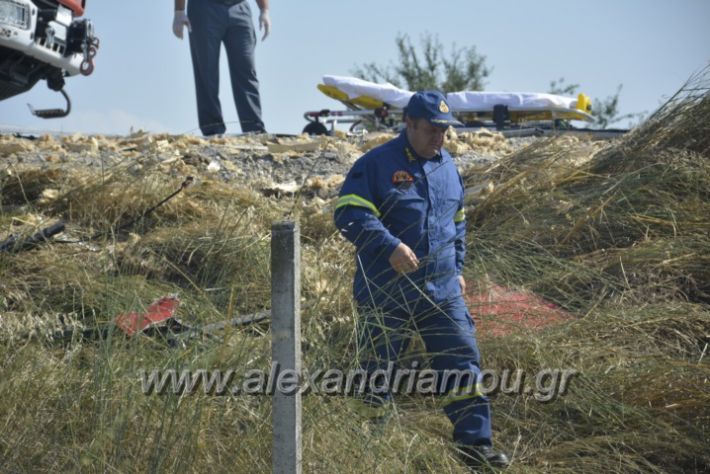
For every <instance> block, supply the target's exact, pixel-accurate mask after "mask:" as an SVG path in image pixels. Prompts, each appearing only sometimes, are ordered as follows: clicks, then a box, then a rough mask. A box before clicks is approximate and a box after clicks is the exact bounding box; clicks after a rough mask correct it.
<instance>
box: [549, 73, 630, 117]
mask: <svg viewBox="0 0 710 474" xmlns="http://www.w3.org/2000/svg"><path fill="white" fill-rule="evenodd" d="M622 87H623V85H622V84H619V85H618V86H617V88H616V93H614V95H610V96H608V97H607V98H606V99H594V100H593V101H592V117H593V118H594V122H592V127H593V128H600V129H604V128H607V127H608V126H609V125H612V124H614V123H618V122H621V121H622V120H630V119H640V118H641V117H642V116H643V113H633V114H623V115H621V114H620V113H619V96H620V95H621V88H622ZM578 90H579V84H565V79H564V78H563V77H561V78H559V79H558V80H556V81H550V90H549V92H550V94H560V95H576V94H577V91H578Z"/></svg>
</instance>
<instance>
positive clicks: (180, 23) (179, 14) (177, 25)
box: [173, 10, 192, 39]
mask: <svg viewBox="0 0 710 474" xmlns="http://www.w3.org/2000/svg"><path fill="white" fill-rule="evenodd" d="M185 26H187V31H189V32H190V33H192V25H191V24H190V19H189V18H188V17H187V14H186V13H185V11H184V10H175V16H174V17H173V34H174V35H175V36H177V37H178V38H180V39H182V32H183V28H184V27H185Z"/></svg>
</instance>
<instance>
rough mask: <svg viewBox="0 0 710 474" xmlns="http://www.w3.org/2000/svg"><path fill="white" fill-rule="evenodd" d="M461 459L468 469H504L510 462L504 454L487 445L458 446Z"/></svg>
mask: <svg viewBox="0 0 710 474" xmlns="http://www.w3.org/2000/svg"><path fill="white" fill-rule="evenodd" d="M458 451H459V453H460V455H461V459H462V460H463V462H464V463H466V465H467V466H468V467H474V468H475V467H494V468H500V469H505V468H506V467H508V466H510V461H509V460H508V456H506V455H505V453H499V452H496V451H494V450H493V448H492V447H490V446H488V445H485V444H484V445H479V446H459V448H458Z"/></svg>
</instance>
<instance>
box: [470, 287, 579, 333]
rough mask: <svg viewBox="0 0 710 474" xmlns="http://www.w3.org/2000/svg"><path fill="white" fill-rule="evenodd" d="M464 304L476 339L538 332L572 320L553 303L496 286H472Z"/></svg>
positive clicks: (522, 292)
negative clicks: (474, 325) (470, 318)
mask: <svg viewBox="0 0 710 474" xmlns="http://www.w3.org/2000/svg"><path fill="white" fill-rule="evenodd" d="M470 288H471V289H470V290H469V291H468V292H467V293H468V294H467V296H466V302H467V303H468V307H469V310H470V311H471V314H472V315H473V319H474V321H475V323H476V331H477V334H478V336H479V337H484V338H485V337H498V336H506V335H509V334H512V333H516V332H517V333H524V332H528V331H530V330H539V329H542V328H544V327H546V326H550V325H552V324H559V323H562V322H564V321H567V320H569V319H570V318H572V315H571V314H570V313H568V312H567V311H564V310H563V309H561V308H560V307H559V306H557V305H555V304H554V303H550V302H549V301H547V300H545V299H544V298H541V297H539V296H537V295H535V294H532V293H528V292H524V291H516V290H512V289H510V288H504V287H502V286H499V285H496V284H493V283H491V284H478V285H476V284H473V285H470Z"/></svg>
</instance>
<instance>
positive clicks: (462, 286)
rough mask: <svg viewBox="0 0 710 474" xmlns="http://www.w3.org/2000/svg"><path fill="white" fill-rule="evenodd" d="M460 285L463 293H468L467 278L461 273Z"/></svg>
mask: <svg viewBox="0 0 710 474" xmlns="http://www.w3.org/2000/svg"><path fill="white" fill-rule="evenodd" d="M459 285H461V294H462V295H465V294H466V280H465V279H464V278H463V275H459Z"/></svg>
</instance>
